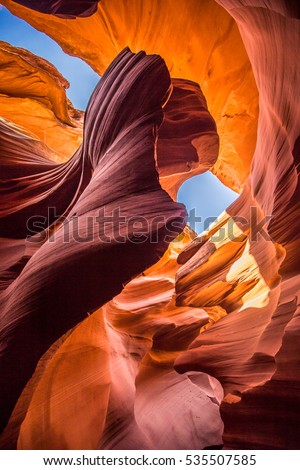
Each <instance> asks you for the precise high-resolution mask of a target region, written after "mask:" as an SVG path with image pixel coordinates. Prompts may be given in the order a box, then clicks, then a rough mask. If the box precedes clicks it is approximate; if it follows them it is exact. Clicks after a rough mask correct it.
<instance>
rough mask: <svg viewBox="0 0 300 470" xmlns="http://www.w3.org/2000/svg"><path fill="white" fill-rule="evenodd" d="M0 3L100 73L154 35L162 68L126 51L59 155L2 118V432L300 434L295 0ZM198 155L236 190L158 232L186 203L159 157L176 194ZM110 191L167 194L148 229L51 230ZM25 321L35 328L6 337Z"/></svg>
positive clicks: (149, 204)
mask: <svg viewBox="0 0 300 470" xmlns="http://www.w3.org/2000/svg"><path fill="white" fill-rule="evenodd" d="M3 3H4V4H5V5H7V6H8V7H9V8H10V10H11V11H12V12H14V13H15V14H17V15H19V16H22V17H24V18H25V19H26V20H28V21H29V22H30V23H31V24H33V25H34V26H36V27H37V28H38V29H41V30H44V31H45V32H47V33H48V34H49V35H50V36H52V37H54V38H55V39H56V40H57V41H58V42H59V43H60V44H61V45H62V46H63V47H64V48H65V50H67V51H68V52H70V53H73V54H78V55H80V56H81V57H83V58H84V59H85V60H86V61H87V62H88V63H90V64H91V65H92V66H93V67H94V68H95V69H96V70H97V71H99V72H100V73H102V70H103V68H105V67H106V65H107V63H108V62H109V60H110V59H112V58H113V57H114V56H115V54H116V53H117V52H118V51H119V50H120V49H122V47H123V46H124V45H127V44H128V45H129V46H130V47H132V49H133V50H135V51H137V50H139V49H141V48H143V49H145V50H146V51H147V52H153V51H155V52H157V53H160V54H161V55H162V57H163V58H164V59H166V63H167V66H168V68H169V70H170V71H171V75H172V76H173V77H179V78H175V79H174V78H173V79H172V80H171V79H170V77H169V74H168V71H167V68H166V67H165V65H164V62H163V61H162V60H161V59H159V58H158V57H153V56H150V57H149V56H145V55H144V54H143V53H140V54H137V55H133V54H131V53H130V52H129V51H128V50H125V51H123V52H122V53H121V54H120V55H119V56H118V57H117V59H116V60H115V61H114V62H113V64H112V65H111V66H110V67H109V69H108V71H107V72H106V74H105V75H104V77H103V78H102V80H101V82H100V84H99V85H98V86H97V88H96V90H95V92H94V94H93V96H92V97H91V100H90V103H89V106H88V110H87V113H86V117H85V126H84V138H83V143H82V146H81V147H80V148H79V150H78V151H77V152H76V153H75V155H74V156H73V158H71V159H70V160H69V161H68V162H67V163H65V164H60V165H58V164H57V163H56V161H57V160H56V159H57V157H56V156H55V154H54V152H53V151H52V150H51V149H49V148H48V147H47V146H46V145H45V144H44V143H43V142H39V141H38V140H36V139H33V137H32V136H24V135H23V134H22V133H21V132H20V129H18V128H16V125H13V124H9V123H7V122H5V121H3V122H1V127H0V131H1V134H0V136H1V141H2V142H3V146H2V148H3V151H2V150H1V151H2V154H1V159H2V161H3V162H4V165H3V168H4V171H5V185H6V186H3V195H4V198H2V199H1V206H0V207H1V209H2V210H3V220H2V223H3V230H4V233H5V236H6V239H5V240H2V246H3V249H2V251H3V253H4V254H5V256H4V260H5V263H6V268H5V272H4V276H3V281H2V282H3V289H4V291H3V294H2V295H3V304H4V316H3V319H4V321H3V327H2V328H3V329H2V334H3V342H2V354H3V358H4V359H3V364H4V366H3V372H1V373H2V374H4V375H5V376H6V377H9V379H10V380H9V381H8V382H7V385H6V389H4V391H1V392H2V400H3V403H4V409H5V410H6V415H5V416H4V420H3V422H5V421H6V420H7V419H8V418H10V419H9V421H8V424H7V427H6V429H5V430H4V432H3V434H2V437H1V446H2V447H3V448H15V447H17V448H20V449H33V448H37V449H55V448H64V449H80V448H88V449H96V448H99V449H136V448H142V449H170V448H172V449H179V448H183V449H185V448H189V449H199V448H205V447H211V446H214V447H215V446H220V445H222V443H223V444H224V446H225V447H226V448H234V449H235V448H236V449H241V448H251V449H252V448H253V449H257V448H273V449H278V448H279V449H282V448H287V449H291V448H299V447H300V442H299V433H298V428H299V424H300V414H299V410H300V406H299V405H300V403H299V393H298V392H299V381H300V378H299V370H300V369H299V365H300V364H299V358H300V351H299V331H300V328H299V326H300V325H299V305H298V302H299V278H300V276H299V262H298V253H299V248H300V247H299V237H298V233H299V229H300V226H299V220H300V219H299V215H300V213H299V212H300V202H299V201H300V200H299V193H300V191H299V159H300V143H299V142H300V137H299V135H300V129H299V122H300V119H299V117H300V116H299V113H300V110H299V105H298V102H297V100H296V99H295V96H298V95H299V86H300V85H299V83H300V80H299V78H300V77H299V75H300V70H299V68H300V67H299V65H298V64H299V61H298V60H297V58H298V57H299V52H300V51H299V44H300V41H299V36H300V23H299V19H298V18H299V7H298V4H297V3H296V2H285V1H283V0H282V1H281V0H279V1H278V2H275V3H274V2H271V1H265V2H261V1H260V0H220V1H219V2H218V3H220V5H222V7H224V8H225V9H227V13H226V12H225V10H224V9H223V8H222V7H221V6H219V5H217V4H216V3H214V2H212V1H205V2H197V1H196V0H190V1H187V2H186V1H185V2H184V9H183V2H182V1H180V0H177V1H175V2H170V1H169V0H165V1H164V2H150V1H149V3H148V2H143V3H142V4H141V2H140V1H138V0H136V1H133V2H122V1H118V2H117V1H110V2H106V1H104V0H103V1H101V2H99V4H98V9H97V12H95V13H94V14H92V15H91V16H90V17H88V18H76V19H73V20H71V19H67V18H58V17H56V16H54V15H44V14H42V13H38V12H33V11H32V10H29V9H28V8H25V7H22V6H20V5H16V2H13V1H4V2H3ZM49 3H51V2H49ZM63 3H64V2H60V3H59V4H60V5H63ZM81 3H82V4H83V3H85V2H81ZM76 5H77V4H76ZM178 11H180V12H181V13H182V14H178ZM52 13H54V12H53V11H52ZM68 15H72V12H70V11H69V12H68ZM75 16H76V15H75ZM154 17H155V21H154ZM183 25H184V26H183ZM238 30H239V31H240V34H239V32H238ZM96 31H97V33H96ZM186 31H189V37H188V38H187V40H186V41H183V40H182V35H183V32H184V33H185V32H186ZM75 33H76V34H75ZM243 44H244V45H245V48H246V51H247V54H248V56H249V59H248V56H247V54H246V52H245V49H244V46H243ZM250 63H251V66H250ZM252 69H253V72H252ZM253 77H254V78H255V82H256V84H257V89H258V94H259V110H260V112H259V120H258V131H257V139H256V123H257V120H256V118H257V105H258V103H257V89H256V86H255V82H254V78H253ZM190 80H193V81H195V82H197V83H199V84H200V86H201V89H202V91H203V94H202V91H201V90H200V88H199V86H198V85H197V83H194V82H191V81H190ZM204 95H205V96H204ZM35 96H40V95H39V94H38V91H35ZM41 96H42V95H41ZM205 98H206V99H207V103H208V109H209V111H210V113H211V114H210V113H209V112H208V110H207V106H206V99H205ZM163 106H164V115H163V112H162V107H163ZM128 109H130V113H128ZM112 117H113V118H112ZM214 120H215V122H216V124H217V130H218V134H219V137H220V151H219V156H218V159H217V152H218V142H219V140H218V134H217V132H216V127H215V124H214ZM112 124H113V125H112ZM160 124H161V126H160ZM159 126H160V127H159ZM158 127H159V128H158ZM157 137H158V140H157ZM255 145H256V147H255ZM254 147H255V152H254ZM14 153H15V154H14ZM253 153H254V155H253ZM252 155H253V159H252ZM251 160H252V165H251V173H250V174H249V171H250V162H251ZM141 162H143V163H142V164H141ZM212 166H213V167H212ZM210 167H212V171H214V172H215V173H216V174H217V175H218V176H219V178H220V179H221V180H222V181H224V182H225V183H226V184H227V185H229V186H231V187H233V188H235V189H239V190H240V191H241V195H240V197H239V198H238V199H237V200H236V201H235V202H234V203H233V204H232V205H231V206H230V207H229V208H227V209H226V211H224V212H223V213H222V214H221V215H220V216H219V218H218V219H217V220H216V221H215V223H214V224H213V225H212V226H210V228H209V230H208V231H207V232H204V233H203V234H201V235H200V236H195V234H193V233H192V232H191V231H190V230H189V229H188V228H185V230H184V232H183V233H181V234H180V235H179V236H178V237H177V238H176V239H175V240H174V241H173V242H172V243H171V244H170V245H169V246H168V243H169V242H170V241H171V239H172V238H174V237H175V236H176V235H177V234H179V233H180V231H181V230H182V229H183V226H184V211H183V208H182V207H181V206H180V205H178V204H176V203H174V202H173V201H172V200H171V198H170V197H169V196H168V195H167V193H166V192H164V191H163V190H162V189H161V186H160V185H159V183H158V174H157V172H158V173H159V176H160V182H161V185H162V186H163V187H164V188H165V189H166V190H167V191H168V192H169V194H170V195H171V197H173V198H175V196H176V191H177V189H178V187H179V185H180V184H181V182H182V181H183V180H184V179H186V178H188V177H189V176H190V175H192V174H196V173H197V172H202V171H205V170H206V169H208V168H210ZM34 169H35V170H37V169H38V172H37V171H34ZM24 178H25V179H24ZM66 181H70V186H68V187H67V188H66V185H65V182H66ZM14 188H17V192H16V194H15V195H13V194H14V193H13V189H14ZM112 188H113V191H112ZM10 198H11V199H10ZM116 198H117V201H118V202H115V201H116ZM2 201H3V202H2ZM52 201H55V206H57V207H58V209H59V212H57V213H59V214H60V215H64V216H65V217H66V222H65V225H61V226H60V225H59V224H62V222H63V220H59V221H58V223H57V221H55V217H54V218H53V219H51V218H49V217H48V215H47V217H48V219H47V223H46V226H47V228H46V230H42V231H41V232H40V236H39V237H38V236H37V235H36V236H34V237H32V238H31V239H30V240H27V241H26V242H25V240H24V237H25V235H26V224H25V222H26V220H27V218H28V215H29V214H30V211H31V210H34V211H35V209H36V207H35V206H38V208H39V212H40V211H42V210H44V211H46V209H47V208H48V207H49V205H50V203H52ZM32 203H34V205H32ZM117 204H118V206H121V209H122V213H123V211H124V212H125V214H126V215H127V216H128V217H133V216H134V217H136V218H138V221H139V222H141V215H143V217H146V220H147V227H148V229H149V221H151V220H152V221H153V220H156V217H157V216H158V215H159V216H160V215H162V214H165V220H164V222H162V221H160V225H159V237H158V240H157V242H158V243H157V242H156V243H155V244H153V243H149V242H148V241H149V240H148V239H147V240H144V241H143V243H137V242H140V241H141V236H142V235H144V234H148V235H149V234H151V233H153V232H152V231H151V230H150V232H149V230H148V232H147V230H143V229H145V226H144V225H143V224H142V225H141V224H140V225H139V231H138V235H139V237H138V238H137V237H135V238H134V241H135V242H136V243H131V244H129V243H125V244H120V243H109V244H105V243H99V240H97V241H96V242H95V241H94V240H93V239H92V240H90V239H89V240H88V242H87V243H83V244H80V245H79V246H78V244H75V243H74V241H73V240H72V241H71V242H70V243H68V244H63V243H62V235H63V234H64V233H67V234H70V233H72V234H74V233H78V234H81V235H82V233H88V234H89V226H88V223H87V216H88V215H95V213H96V211H97V210H99V208H100V207H105V210H106V212H105V214H108V215H111V214H112V213H113V209H114V208H116V207H118V206H117ZM34 213H36V211H35V212H34ZM45 214H46V212H45ZM45 214H44V216H46V215H45ZM47 214H48V213H47ZM72 216H73V217H72ZM74 216H76V217H75V218H74ZM77 218H78V221H79V225H77V226H76V225H75V221H76V220H77ZM166 219H167V220H169V221H170V223H172V227H171V228H172V234H171V236H170V237H168V239H167V240H166V239H165V238H164V236H165V235H166V234H168V235H169V229H170V226H169V223H168V222H167V220H166ZM55 222H56V223H55ZM18 224H19V225H18ZM64 228H66V229H67V230H65V231H64V230H63V229H64ZM81 228H83V231H81ZM116 228H117V227H116V226H113V227H111V228H110V229H109V230H110V231H111V232H112V231H116ZM150 228H151V227H150ZM22 230H23V231H22ZM91 230H92V231H94V226H93V227H92V228H91ZM109 230H108V232H107V233H106V235H107V234H110V233H111V232H110V231H109ZM133 232H136V231H134V230H133V227H132V230H131V232H130V233H127V232H126V233H123V232H121V233H119V234H118V241H120V238H121V237H122V235H124V234H125V235H126V236H129V237H134V233H133ZM101 233H102V232H101ZM135 235H136V233H135ZM33 241H34V243H32V242H33ZM102 241H103V240H102ZM51 243H53V244H52V245H51ZM153 245H154V246H153ZM163 253H164V254H163ZM158 258H161V259H159V261H157V260H158ZM155 261H157V262H156V264H154V265H153V263H154V262H155ZM25 263H27V264H26V266H25V267H24V265H25ZM41 266H43V268H44V269H43V271H41V269H40V268H41ZM20 271H21V274H19V273H20ZM37 273H38V275H37ZM141 273H142V274H141ZM138 274H139V275H138ZM137 275H138V276H137ZM128 281H129V282H128ZM125 283H127V284H126V286H124V284H125ZM9 284H10V285H9ZM7 286H9V287H7ZM74 286H76V288H75V289H74ZM53 293H55V297H53V295H52V294H53ZM68 294H69V295H68ZM51 295H52V297H51ZM99 307H100V308H99ZM94 310H95V312H94V313H92V312H93V311H94ZM78 322H79V324H78ZM77 324H78V325H77ZM76 325H77V326H76ZM26 341H31V342H34V344H37V348H36V350H35V351H34V352H32V351H29V350H28V348H24V349H23V350H22V355H21V354H20V349H19V348H18V347H16V345H19V344H24V343H26ZM24 351H25V353H24ZM12 361H13V362H14V363H16V364H19V367H20V369H19V370H18V369H17V370H16V371H15V374H13V373H12V371H11V368H10V367H9V365H10V364H11V363H12ZM29 379H30V380H29ZM49 391H50V392H49ZM17 399H18V401H17V404H16V406H15V407H14V409H12V408H13V405H14V404H15V402H16V400H17ZM83 404H84V405H83ZM49 410H50V412H49ZM220 412H221V417H222V420H221V417H220ZM75 416H76V417H77V416H79V420H78V422H79V423H80V424H79V425H78V422H76V426H75V425H74V417H75ZM223 423H224V430H223Z"/></svg>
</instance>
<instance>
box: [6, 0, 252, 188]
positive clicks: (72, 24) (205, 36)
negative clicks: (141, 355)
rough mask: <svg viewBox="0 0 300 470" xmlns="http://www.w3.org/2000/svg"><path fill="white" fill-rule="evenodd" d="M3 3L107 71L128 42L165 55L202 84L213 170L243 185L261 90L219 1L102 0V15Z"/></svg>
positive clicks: (171, 65) (176, 71)
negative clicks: (214, 141) (213, 138)
mask: <svg viewBox="0 0 300 470" xmlns="http://www.w3.org/2000/svg"><path fill="white" fill-rule="evenodd" d="M2 3H3V5H5V6H6V7H7V8H8V9H9V10H10V11H11V12H12V13H13V14H15V15H17V16H20V17H21V18H24V19H26V21H28V23H30V24H31V25H33V26H34V27H35V28H37V29H39V30H40V31H44V32H45V33H47V34H48V35H49V36H50V37H52V38H53V39H55V40H56V41H57V42H58V43H59V44H60V45H61V47H62V48H63V49H64V50H65V51H66V52H68V53H69V54H71V55H76V56H79V57H82V58H83V59H84V60H85V61H86V62H87V63H88V64H90V65H91V66H92V67H93V69H94V70H95V71H96V72H98V73H99V74H100V75H102V73H103V71H104V70H105V69H106V67H107V66H108V64H109V63H110V62H111V61H112V60H113V58H114V57H115V55H116V54H117V53H118V52H120V51H121V50H122V49H123V48H124V47H126V46H129V47H130V49H131V50H132V51H134V52H138V51H140V50H141V49H142V50H145V51H146V52H147V53H148V54H159V55H161V56H162V57H163V58H164V60H165V61H166V64H167V66H168V69H169V71H170V73H171V76H172V77H174V78H184V79H187V80H192V81H193V82H196V83H199V85H200V87H201V89H202V91H203V93H204V95H205V98H206V100H207V104H208V109H209V110H210V112H211V113H212V115H213V117H214V120H215V121H216V124H217V129H218V133H219V135H220V153H219V158H218V161H217V162H216V163H215V165H214V168H213V171H214V173H215V174H216V175H217V176H218V177H219V178H220V180H221V181H222V182H224V183H225V184H226V185H227V186H229V187H231V188H233V189H234V190H235V191H238V192H240V191H241V188H242V187H243V185H244V184H245V181H246V179H247V176H248V175H249V171H250V164H251V159H252V156H253V152H254V149H255V142H256V131H257V117H258V94H257V88H256V84H255V80H254V77H253V73H252V69H251V65H250V62H249V59H248V57H247V54H246V51H245V48H244V45H243V42H242V40H241V37H240V34H239V31H238V28H237V26H236V24H235V22H234V20H233V19H232V18H231V16H230V15H229V14H228V13H227V12H226V11H225V10H224V9H223V8H221V7H220V6H219V5H218V4H217V3H216V2H215V1H214V0H201V1H199V0H163V1H161V0H132V1H127V0H101V2H99V3H98V9H97V12H96V13H95V14H93V15H92V16H90V17H89V18H76V19H75V20H70V19H64V18H58V17H56V16H53V15H52V16H50V15H44V14H42V13H39V12H36V11H33V10H31V9H29V8H26V7H23V6H21V5H19V4H17V3H16V2H14V1H12V0H3V2H2ZM49 3H50V2H49ZM52 3H55V4H56V3H57V2H52ZM60 3H69V2H60ZM81 3H85V2H81ZM75 5H77V3H75ZM187 31H188V32H189V34H187V33H186V32H187ZM183 36H184V40H183ZM200 172H201V167H200V168H199V173H200ZM195 173H196V172H194V171H193V173H192V174H195ZM187 177H188V176H187Z"/></svg>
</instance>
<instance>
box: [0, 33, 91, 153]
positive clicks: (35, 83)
mask: <svg viewBox="0 0 300 470" xmlns="http://www.w3.org/2000/svg"><path fill="white" fill-rule="evenodd" d="M0 64H1V68H0V106H1V117H2V118H4V119H7V120H9V121H11V122H13V123H14V124H16V125H17V126H19V127H22V128H23V132H25V133H26V134H28V135H29V136H31V137H34V138H35V139H40V140H42V141H43V142H45V143H46V145H47V146H48V147H50V148H51V149H52V150H54V152H55V153H56V154H57V155H56V160H57V161H66V160H67V159H68V158H70V157H71V156H72V154H73V153H74V152H75V151H76V150H77V148H78V147H79V145H80V144H81V141H82V122H83V113H82V112H81V111H78V110H76V109H74V108H73V106H72V104H71V103H70V101H69V100H68V99H67V97H66V88H68V87H69V83H68V82H67V80H66V79H65V78H64V77H63V76H62V75H61V74H60V73H59V72H58V71H57V70H56V68H55V67H54V66H53V65H52V64H50V63H49V62H48V61H46V60H45V59H42V58H41V57H37V56H36V55H34V54H32V53H31V52H29V51H27V50H25V49H21V48H20V47H13V46H11V45H10V44H7V43H6V42H3V41H0Z"/></svg>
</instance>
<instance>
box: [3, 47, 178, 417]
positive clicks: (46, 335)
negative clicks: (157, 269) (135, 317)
mask: <svg viewBox="0 0 300 470" xmlns="http://www.w3.org/2000/svg"><path fill="white" fill-rule="evenodd" d="M127 75H128V76H129V79H128V80H125V77H126V76H127ZM146 77H147V78H146ZM155 82H159V86H156V87H155V88H154V87H153V83H155ZM151 83H152V86H151ZM170 86H171V82H170V77H169V73H168V71H167V68H166V67H165V64H164V62H163V61H162V60H161V59H160V58H159V57H157V56H146V55H145V54H144V53H140V54H138V55H134V54H132V53H131V52H130V51H129V50H127V49H126V50H124V51H123V52H122V53H121V54H120V55H119V56H118V57H117V58H116V60H115V61H114V62H113V63H112V65H111V66H110V68H109V69H108V70H107V72H106V74H105V75H104V76H103V77H102V79H101V81H100V83H99V85H98V87H96V89H95V91H94V93H93V95H92V97H91V100H90V104H89V106H88V109H87V112H86V116H85V125H84V139H83V144H82V146H81V147H80V149H79V150H78V151H77V152H76V153H75V155H74V157H73V158H71V159H70V160H69V161H68V162H67V163H66V164H61V165H53V166H52V168H49V163H45V161H43V162H41V156H40V155H34V156H31V157H30V158H29V159H27V160H25V159H24V163H26V164H27V168H26V171H27V173H26V175H25V176H23V177H20V176H17V177H14V176H15V175H11V176H12V177H11V178H9V180H8V182H7V184H5V185H4V186H3V193H4V198H3V199H2V200H1V204H2V205H3V207H1V209H3V217H2V223H3V229H2V233H4V236H6V237H7V238H16V232H18V233H20V235H21V237H25V236H26V229H27V227H26V220H28V218H29V217H30V216H33V215H35V214H38V215H39V217H42V218H44V222H45V224H46V228H47V230H49V229H48V226H49V224H51V223H52V222H53V221H52V220H51V219H50V218H47V210H48V208H49V207H51V205H52V204H53V205H54V207H55V209H56V213H57V214H59V216H61V217H62V216H64V221H63V223H62V220H61V218H60V219H59V220H58V221H56V222H57V223H58V222H61V223H62V225H61V226H60V227H57V223H56V227H55V230H54V232H52V233H51V230H50V237H49V238H48V240H46V241H45V240H44V243H43V244H42V246H41V247H40V246H39V245H38V249H37V250H36V252H35V253H34V254H33V256H32V257H31V258H30V259H29V261H28V260H27V264H26V266H25V267H24V269H23V270H22V272H21V274H20V275H19V276H18V277H16V279H15V280H13V282H12V283H11V284H10V285H9V286H8V287H7V288H6V289H5V290H4V291H3V294H2V299H1V301H2V317H1V374H3V376H5V377H7V378H8V379H7V381H6V383H5V385H4V386H3V387H2V388H1V409H2V415H1V418H2V424H3V423H5V420H6V419H7V417H8V416H9V414H10V412H11V410H12V406H13V405H14V402H15V401H16V399H17V398H18V395H19V394H20V392H21V390H22V388H23V387H24V385H25V384H26V382H27V380H28V379H29V378H30V376H31V375H32V373H33V371H34V368H35V366H36V363H37V361H38V359H39V357H40V356H41V355H42V354H43V353H44V352H45V351H46V350H47V348H48V347H49V346H50V345H51V344H52V343H53V342H54V341H55V340H56V339H58V338H59V337H60V336H61V335H62V334H63V333H65V332H66V331H68V329H69V328H71V327H73V326H74V325H76V323H78V321H80V320H82V319H83V318H84V317H85V316H86V314H87V312H89V311H92V310H95V309H96V308H97V307H99V306H101V304H103V303H104V302H105V301H107V300H109V299H110V298H112V297H113V295H115V294H117V293H118V291H120V290H121V288H122V285H123V284H124V283H125V282H127V281H129V280H130V279H131V278H132V277H133V276H135V275H136V274H138V273H139V272H141V271H143V269H145V267H147V266H149V265H151V264H153V263H154V262H155V261H156V260H157V259H158V258H159V257H160V256H161V255H162V254H163V252H164V251H165V249H166V248H167V245H168V242H167V240H169V241H171V240H172V238H174V237H176V235H177V234H178V233H180V232H181V231H182V229H183V227H184V225H185V209H184V207H183V206H181V205H180V204H176V203H174V202H173V201H172V200H171V199H170V197H169V196H168V195H167V193H166V192H165V191H163V190H162V189H161V187H160V185H159V182H158V176H157V172H156V168H155V160H154V151H155V134H156V128H157V127H158V126H159V125H160V123H161V121H162V119H163V113H162V105H163V104H164V103H165V100H166V98H167V97H168V94H169V89H170ZM128 107H129V108H130V109H131V113H130V115H128V114H127V108H128ZM111 116H114V121H113V126H112V125H111V123H110V119H111ZM13 137H14V136H13ZM22 143H23V145H24V139H23V142H22ZM30 143H31V142H30ZM31 145H32V144H31ZM29 150H30V149H28V148H27V151H29ZM8 160H9V159H8ZM37 162H38V163H39V164H41V165H43V164H44V167H43V169H41V170H40V171H39V173H38V174H36V173H34V169H35V164H36V163H37ZM118 162H119V163H118ZM120 162H122V166H123V170H122V171H121V175H120V166H119V165H120ZM10 164H11V163H10V162H9V161H8V165H10ZM31 166H33V171H32V172H31V174H29V175H28V173H29V171H30V167H31ZM4 168H5V167H4ZM117 169H118V171H117ZM111 185H112V186H111ZM109 187H113V188H114V191H113V193H112V192H111V191H110V190H109ZM19 188H20V189H19ZM13 189H14V190H15V194H16V197H14V198H12V199H11V198H10V196H9V195H10V194H11V193H12V191H13ZM18 189H19V190H18ZM6 194H7V197H5V195H6ZM130 201H131V202H130ZM116 210H117V211H118V213H119V216H120V217H122V218H123V219H124V220H126V221H127V223H126V224H125V223H124V222H123V225H122V224H121V225H120V224H118V223H117V221H116V220H115V219H114V220H113V224H112V223H111V222H107V223H106V222H105V217H106V218H109V217H112V214H114V213H115V212H114V211H116ZM158 214H159V216H160V219H159V220H157V215H158ZM56 217H57V216H56ZM129 219H130V221H131V222H130V223H129V222H128V220H129ZM136 224H138V226H136ZM44 232H45V230H44ZM152 234H155V236H156V237H157V240H156V242H155V243H153V240H152ZM41 235H43V236H44V235H45V234H43V233H42V234H41ZM141 236H143V237H144V238H143V243H142V244H141V243H139V237H141ZM66 237H67V238H66ZM38 239H39V243H41V236H40V237H38ZM82 240H84V242H82ZM80 241H81V243H80ZM26 243H27V244H29V245H30V243H31V245H34V240H30V239H29V240H28V239H27V242H26ZM25 254H26V252H25ZM114 260H115V261H114ZM13 268H14V266H10V267H9V268H8V276H7V274H6V273H7V271H6V272H5V273H4V275H5V276H6V277H9V276H10V277H11V271H14V269H13ZM108 271H109V273H110V274H109V273H108ZM68 272H71V273H72V275H71V276H68V275H67V273H68ZM78 283H79V284H80V290H77V294H76V290H75V291H74V288H75V286H76V285H77V284H78ZM99 285H101V289H100V290H99V288H98V287H97V286H99ZM58 299H59V300H58ZM16 344H20V345H22V344H27V345H29V344H34V345H35V347H34V349H32V348H28V347H26V348H25V350H22V348H18V347H16ZM12 363H14V364H16V366H15V368H14V370H13V371H12V370H11V364H12Z"/></svg>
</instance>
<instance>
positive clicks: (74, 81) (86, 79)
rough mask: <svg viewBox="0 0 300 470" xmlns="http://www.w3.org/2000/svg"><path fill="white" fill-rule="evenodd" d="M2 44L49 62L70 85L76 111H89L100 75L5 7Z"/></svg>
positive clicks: (2, 10) (0, 29)
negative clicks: (21, 49)
mask: <svg viewBox="0 0 300 470" xmlns="http://www.w3.org/2000/svg"><path fill="white" fill-rule="evenodd" d="M0 40H1V41H6V42H9V43H10V44H12V45H13V46H19V47H23V48H24V49H28V50H29V51H31V52H33V53H34V54H37V55H39V56H41V57H44V58H45V59H47V60H49V62H51V63H52V64H54V65H55V67H56V68H57V69H58V70H59V72H60V73H61V74H62V75H63V76H64V77H66V79H67V80H68V81H69V82H70V88H69V89H68V90H67V95H68V98H69V99H70V100H71V101H72V103H73V105H74V106H75V108H78V109H85V108H86V105H87V102H88V100H89V97H90V95H91V93H92V91H93V89H94V88H95V86H96V84H97V82H98V81H99V75H98V74H96V73H95V72H94V71H93V70H92V68H91V67H90V66H89V65H87V64H86V63H85V62H83V60H81V59H78V58H77V57H72V56H69V55H68V54H65V53H64V52H63V50H62V49H61V47H60V46H59V45H58V44H57V43H56V42H55V41H53V39H51V38H49V36H47V35H46V34H44V33H41V32H40V31H37V30H36V29H34V28H33V27H32V26H30V25H29V24H28V23H26V22H25V21H23V20H21V19H20V18H17V17H16V16H14V15H12V14H11V13H10V12H9V11H8V10H7V9H6V8H4V7H2V8H0Z"/></svg>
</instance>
